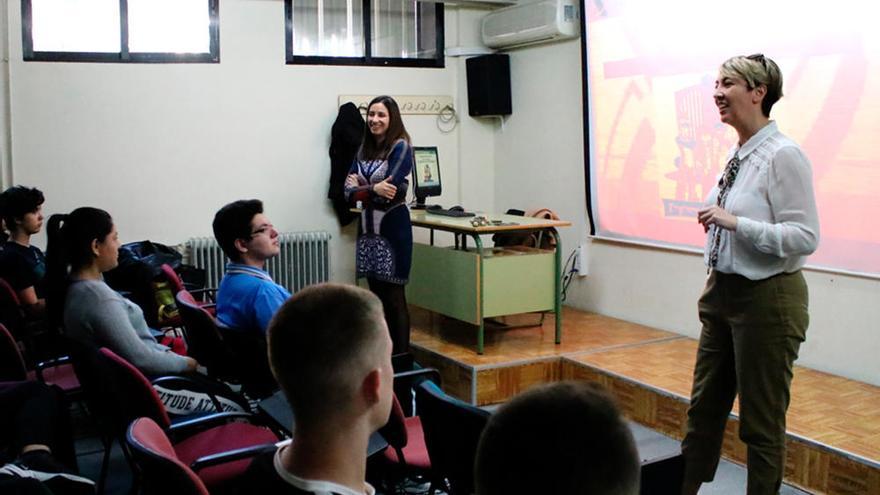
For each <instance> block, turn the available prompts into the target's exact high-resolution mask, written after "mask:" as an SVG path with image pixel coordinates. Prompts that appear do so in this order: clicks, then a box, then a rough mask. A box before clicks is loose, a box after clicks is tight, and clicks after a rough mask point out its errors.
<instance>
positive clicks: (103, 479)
mask: <svg viewBox="0 0 880 495" xmlns="http://www.w3.org/2000/svg"><path fill="white" fill-rule="evenodd" d="M101 443H103V444H104V458H103V459H102V460H101V474H100V475H99V476H98V495H104V487H105V486H106V485H107V471H108V468H109V466H110V451H111V450H113V440H107V439H106V438H102V439H101Z"/></svg>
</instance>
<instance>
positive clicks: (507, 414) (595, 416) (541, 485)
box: [474, 382, 640, 495]
mask: <svg viewBox="0 0 880 495" xmlns="http://www.w3.org/2000/svg"><path fill="white" fill-rule="evenodd" d="M639 471H640V465H639V456H638V452H637V451H636V447H635V442H634V441H633V437H632V433H631V432H630V430H629V427H628V426H627V424H626V421H624V420H623V418H622V417H621V415H620V413H619V412H618V410H617V407H616V406H615V405H614V401H613V400H612V398H611V396H610V395H608V393H607V392H605V391H604V390H603V389H601V388H599V387H598V386H597V385H594V384H592V383H586V382H563V383H556V384H552V385H546V386H541V387H537V388H534V389H532V390H529V391H528V392H525V393H524V394H522V395H519V396H517V397H515V398H513V399H512V400H511V401H510V402H509V403H507V404H505V405H504V406H501V408H499V410H498V412H497V413H495V414H494V415H493V416H492V418H491V419H490V420H489V424H488V425H486V429H485V430H483V434H482V436H481V437H480V444H479V447H478V448H477V458H476V462H475V470H474V473H475V474H474V477H475V482H476V489H477V495H495V494H506V495H510V494H514V495H516V494H533V493H541V494H545V495H563V494H564V495H636V494H638V493H639Z"/></svg>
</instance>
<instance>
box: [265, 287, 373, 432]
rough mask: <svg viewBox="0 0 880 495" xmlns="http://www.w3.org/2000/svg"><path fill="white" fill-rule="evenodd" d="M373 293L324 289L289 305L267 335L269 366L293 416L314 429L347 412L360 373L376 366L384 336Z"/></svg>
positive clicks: (305, 292)
mask: <svg viewBox="0 0 880 495" xmlns="http://www.w3.org/2000/svg"><path fill="white" fill-rule="evenodd" d="M384 318H385V317H384V313H383V309H382V303H381V301H379V298H378V297H376V296H375V295H374V294H373V293H371V292H369V291H367V290H364V289H361V288H358V287H355V286H353V285H342V284H333V283H324V284H316V285H310V286H308V287H305V288H304V289H301V290H300V291H298V292H297V293H296V294H295V295H294V296H293V297H291V298H290V299H288V300H287V301H286V302H285V303H284V304H283V305H281V307H280V308H278V311H277V312H276V313H275V316H274V317H273V318H272V322H271V323H270V324H269V329H268V344H269V364H270V365H271V367H272V373H273V374H274V375H275V378H276V379H277V380H278V384H279V385H280V386H281V389H282V390H284V393H285V395H286V396H287V400H288V402H290V405H291V407H292V409H293V411H294V414H295V416H296V422H297V425H300V426H303V427H314V425H316V424H320V423H321V422H322V421H326V420H327V419H328V418H332V413H333V412H335V411H339V410H342V409H345V408H347V407H349V406H350V404H349V402H350V401H351V397H352V396H353V394H354V393H356V391H357V388H358V386H359V385H360V380H362V379H363V376H362V375H360V373H361V372H364V371H367V370H369V369H370V368H371V367H373V366H375V365H377V364H378V363H379V359H380V357H381V356H382V355H383V350H385V347H384V346H385V345H386V344H385V342H386V341H385V339H387V337H386V336H385V335H386V334H387V330H385V327H384V325H383V323H384V321H385V319H384Z"/></svg>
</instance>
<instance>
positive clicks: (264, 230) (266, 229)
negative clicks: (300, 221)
mask: <svg viewBox="0 0 880 495" xmlns="http://www.w3.org/2000/svg"><path fill="white" fill-rule="evenodd" d="M272 232H275V226H274V225H272V224H271V223H267V224H265V225H260V228H258V229H257V230H255V231H253V232H251V235H250V237H251V239H253V238H254V237H256V236H258V235H260V234H266V235H268V236H269V237H272Z"/></svg>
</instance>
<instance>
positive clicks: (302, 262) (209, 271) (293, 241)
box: [186, 232, 330, 294]
mask: <svg viewBox="0 0 880 495" xmlns="http://www.w3.org/2000/svg"><path fill="white" fill-rule="evenodd" d="M278 238H279V240H280V242H281V253H279V254H278V256H276V257H274V258H272V259H270V260H269V261H268V262H266V271H268V272H269V275H271V276H272V279H274V280H275V282H276V283H277V284H279V285H281V286H283V287H285V288H286V289H287V290H289V291H290V293H291V294H293V293H295V292H296V291H298V290H300V289H302V288H303V287H305V286H307V285H311V284H316V283H319V282H326V281H328V280H329V279H330V249H329V244H330V234H329V233H328V232H285V233H282V234H279V236H278ZM186 248H187V254H188V261H189V263H190V264H192V265H194V266H196V267H198V268H201V269H203V270H205V272H206V275H207V277H206V281H205V283H206V285H207V286H208V287H218V286H219V285H220V279H221V278H223V273H224V271H225V269H226V263H227V262H228V261H229V259H228V258H226V255H225V254H224V253H223V250H222V249H220V245H219V244H217V241H216V240H215V239H214V238H213V237H194V238H192V239H189V240H188V241H186Z"/></svg>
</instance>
